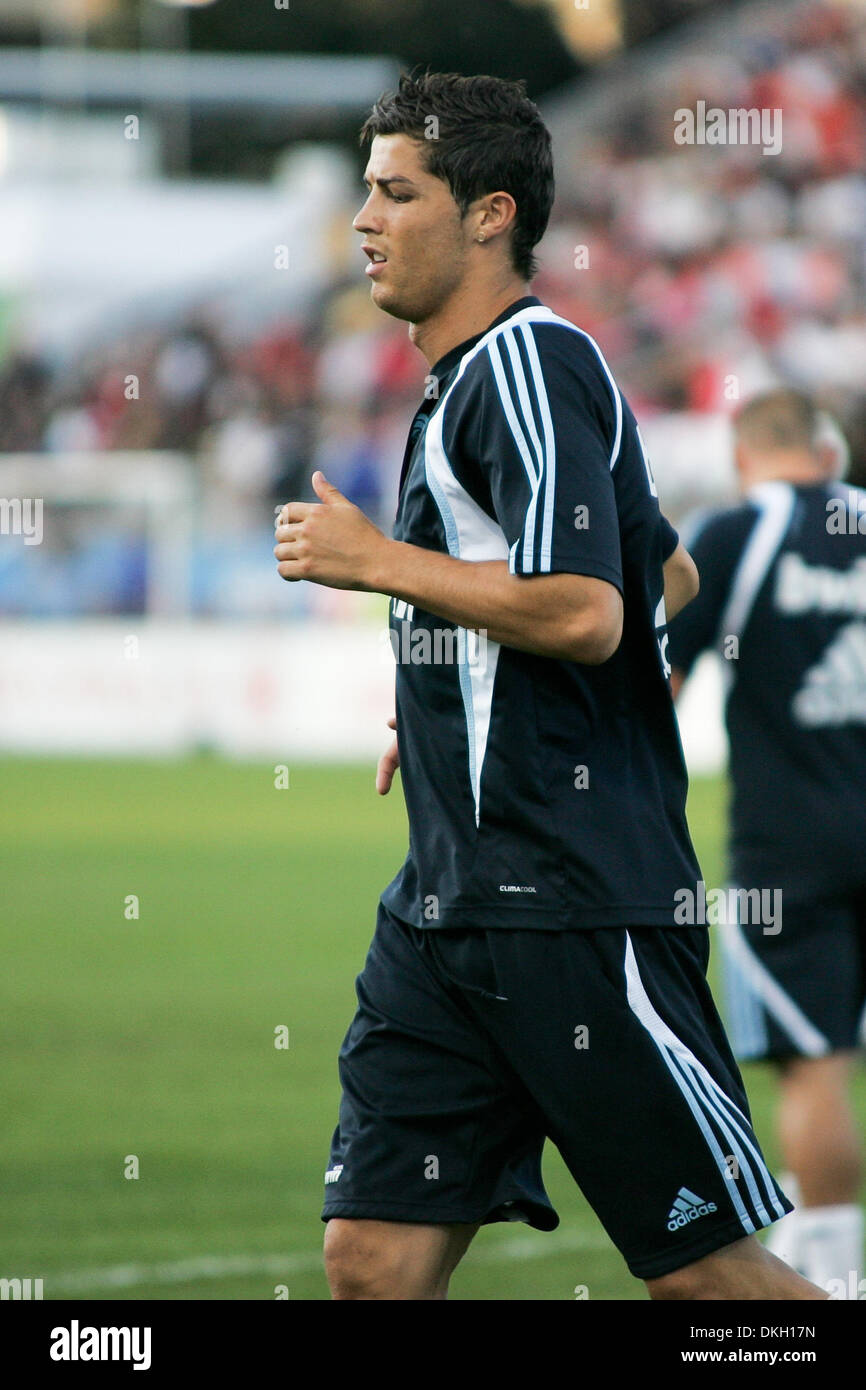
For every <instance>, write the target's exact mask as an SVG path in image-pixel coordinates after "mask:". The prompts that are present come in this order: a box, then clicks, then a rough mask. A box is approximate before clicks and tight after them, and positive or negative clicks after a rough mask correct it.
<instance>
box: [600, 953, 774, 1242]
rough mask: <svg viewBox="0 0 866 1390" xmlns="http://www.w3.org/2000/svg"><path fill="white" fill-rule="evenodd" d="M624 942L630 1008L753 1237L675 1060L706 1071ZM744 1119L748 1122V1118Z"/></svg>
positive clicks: (698, 1101)
mask: <svg viewBox="0 0 866 1390" xmlns="http://www.w3.org/2000/svg"><path fill="white" fill-rule="evenodd" d="M625 940H626V947H625V977H626V992H627V996H628V1002H629V1007H630V1008H631V1010H632V1013H633V1014H634V1015H635V1017H636V1018H637V1019H638V1021H639V1022H640V1023H641V1024H642V1025H643V1027H644V1028H645V1029H646V1031H647V1032H648V1033H649V1035H650V1037H651V1038H652V1040H653V1042H654V1043H655V1045H656V1047H657V1048H658V1050H659V1053H660V1054H661V1056H662V1058H663V1060H664V1063H665V1065H666V1066H667V1068H668V1071H669V1072H670V1074H671V1076H672V1077H673V1079H674V1081H675V1082H676V1084H677V1086H678V1087H679V1089H680V1091H681V1093H682V1095H683V1098H684V1100H685V1102H686V1104H687V1105H688V1107H689V1109H690V1110H691V1112H692V1115H693V1116H694V1119H695V1121H696V1123H697V1125H698V1127H699V1129H700V1130H701V1133H702V1134H703V1136H704V1139H705V1140H706V1143H707V1147H708V1149H709V1150H710V1153H711V1154H712V1155H713V1158H714V1159H715V1163H716V1167H717V1168H718V1170H719V1173H720V1174H721V1176H722V1177H723V1178H724V1180H725V1182H726V1184H727V1190H728V1191H729V1192H730V1194H731V1202H732V1203H733V1206H734V1210H735V1211H736V1213H737V1216H738V1217H739V1219H740V1224H741V1225H742V1227H743V1229H744V1230H745V1231H746V1233H747V1234H748V1235H752V1234H753V1233H754V1231H755V1223H754V1221H753V1220H752V1218H751V1217H750V1216H749V1213H748V1211H747V1210H746V1206H745V1203H744V1202H743V1199H742V1196H741V1195H740V1190H739V1187H738V1186H737V1182H736V1181H734V1180H732V1179H731V1176H730V1169H729V1167H728V1163H727V1158H726V1155H725V1154H724V1153H723V1152H722V1149H721V1145H720V1144H719V1141H718V1139H717V1138H716V1136H715V1134H714V1133H713V1131H712V1129H711V1127H710V1123H709V1120H708V1119H707V1116H706V1113H705V1111H704V1108H703V1105H702V1102H703V1101H704V1099H705V1098H704V1097H703V1096H702V1095H700V1094H696V1093H695V1081H694V1078H693V1077H691V1076H690V1074H689V1073H688V1071H686V1074H685V1075H684V1074H683V1072H681V1071H680V1069H679V1067H677V1066H676V1065H675V1061H674V1059H675V1058H677V1059H678V1060H679V1061H680V1064H681V1065H682V1064H683V1063H685V1064H687V1066H688V1065H693V1066H694V1067H695V1068H696V1069H697V1070H698V1072H699V1073H700V1072H703V1071H705V1070H706V1069H705V1068H703V1067H702V1066H701V1063H700V1062H699V1061H698V1059H697V1057H695V1055H694V1053H693V1052H692V1051H691V1050H690V1049H689V1048H688V1047H687V1046H686V1044H685V1043H684V1042H682V1041H681V1039H680V1038H678V1037H677V1035H676V1034H675V1033H674V1032H673V1030H672V1029H671V1028H669V1027H668V1025H667V1024H666V1023H665V1021H664V1019H663V1018H661V1017H660V1016H659V1014H657V1013H656V1011H655V1009H654V1008H653V1005H652V1001H651V1000H650V998H649V995H648V994H647V992H646V990H645V989H644V984H643V980H642V979H641V976H640V970H639V969H638V964H637V958H636V956H635V953H634V946H633V944H632V940H631V937H630V936H629V934H628V932H626V934H625ZM687 1078H688V1079H687ZM743 1118H744V1119H745V1117H743ZM746 1166H748V1165H746Z"/></svg>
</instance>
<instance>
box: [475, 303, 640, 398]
mask: <svg viewBox="0 0 866 1390" xmlns="http://www.w3.org/2000/svg"><path fill="white" fill-rule="evenodd" d="M521 371H523V372H524V373H528V374H531V375H535V376H538V375H539V374H541V375H544V376H547V375H548V374H559V373H565V374H569V375H571V376H572V377H573V378H578V379H581V380H583V381H584V382H585V383H587V384H596V385H597V386H599V387H601V388H603V389H604V391H605V392H607V393H610V392H611V391H615V390H616V385H615V383H614V380H613V374H612V372H611V370H610V368H609V366H608V364H607V362H606V361H605V358H604V355H603V353H602V351H601V348H600V347H599V346H598V344H597V343H596V341H595V339H594V338H592V337H591V336H590V334H588V333H586V332H585V331H584V330H583V329H582V328H579V327H578V326H577V324H574V323H571V322H570V321H569V320H568V319H564V318H562V317H561V316H560V315H558V314H555V313H554V312H553V310H552V309H549V308H547V306H546V305H543V304H540V305H533V306H530V307H529V308H525V309H521V310H519V311H518V312H517V313H515V314H513V315H512V316H511V317H510V318H508V319H506V320H505V321H504V322H503V323H499V324H496V325H495V327H493V328H491V329H489V331H488V332H487V333H485V334H484V335H483V337H482V338H480V339H479V341H478V342H477V343H475V344H474V345H473V346H472V347H471V348H470V349H469V351H468V352H467V353H466V355H465V357H464V358H463V359H462V360H461V362H460V364H459V367H458V369H457V375H456V377H455V379H454V382H453V383H452V390H454V391H455V393H456V392H457V391H458V390H460V389H461V388H462V390H463V391H472V390H473V389H479V388H483V387H484V386H485V385H487V384H489V383H490V382H491V381H496V380H497V379H499V378H500V377H501V375H502V373H505V374H506V375H507V376H509V377H511V376H513V375H514V374H515V373H520V372H521Z"/></svg>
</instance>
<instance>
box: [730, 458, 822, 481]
mask: <svg viewBox="0 0 866 1390" xmlns="http://www.w3.org/2000/svg"><path fill="white" fill-rule="evenodd" d="M827 476H828V470H827V469H826V468H825V467H823V466H822V464H821V462H820V461H817V460H816V459H815V458H814V457H813V456H812V455H811V454H804V453H800V452H799V451H795V450H791V451H790V452H789V451H787V450H785V451H781V450H780V451H779V452H778V453H777V454H774V455H772V456H771V455H766V456H765V457H764V458H762V459H761V462H760V465H758V466H756V467H753V468H749V469H748V471H747V473H746V474H745V476H744V477H743V478H742V482H743V487H744V488H746V489H747V488H750V487H754V486H755V485H756V484H757V483H775V482H785V483H820V482H822V481H823V480H824V479H825V478H826V477H827Z"/></svg>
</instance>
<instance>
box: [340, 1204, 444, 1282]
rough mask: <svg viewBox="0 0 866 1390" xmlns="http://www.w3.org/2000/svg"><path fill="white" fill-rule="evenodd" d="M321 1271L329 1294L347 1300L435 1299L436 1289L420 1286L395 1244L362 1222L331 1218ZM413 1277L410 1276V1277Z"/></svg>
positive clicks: (415, 1273)
mask: <svg viewBox="0 0 866 1390" xmlns="http://www.w3.org/2000/svg"><path fill="white" fill-rule="evenodd" d="M325 1273H326V1275H327V1279H328V1286H329V1288H330V1290H331V1297H332V1298H333V1299H337V1300H341V1301H342V1300H348V1299H355V1300H357V1299H417V1298H436V1297H438V1296H440V1295H439V1291H438V1290H437V1289H433V1288H431V1289H428V1288H426V1287H423V1288H422V1287H420V1286H419V1284H418V1278H417V1273H418V1271H414V1272H413V1271H412V1269H411V1268H407V1267H406V1260H405V1258H404V1252H403V1251H402V1250H401V1249H400V1247H399V1245H398V1244H396V1243H392V1242H389V1241H388V1239H387V1237H385V1236H383V1235H382V1234H381V1233H379V1232H377V1231H370V1230H369V1228H367V1223H366V1222H358V1221H351V1220H347V1219H341V1218H339V1217H333V1218H332V1219H331V1220H330V1221H329V1222H328V1224H327V1227H326V1229H325ZM413 1276H414V1277H413Z"/></svg>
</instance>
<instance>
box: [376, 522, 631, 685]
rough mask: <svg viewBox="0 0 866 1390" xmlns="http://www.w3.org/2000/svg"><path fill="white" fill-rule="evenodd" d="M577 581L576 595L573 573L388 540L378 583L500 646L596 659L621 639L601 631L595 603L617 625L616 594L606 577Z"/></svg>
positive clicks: (563, 657)
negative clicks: (582, 593) (519, 571)
mask: <svg viewBox="0 0 866 1390" xmlns="http://www.w3.org/2000/svg"><path fill="white" fill-rule="evenodd" d="M580 583H581V587H582V589H585V590H586V597H585V599H584V600H583V601H576V596H575V576H573V575H569V574H547V575H530V576H517V575H513V574H510V573H509V570H508V565H507V563H506V562H505V561H504V560H484V561H467V560H458V559H455V558H454V557H453V556H451V555H443V554H442V553H441V552H439V551H433V550H424V549H422V548H421V547H419V546H415V545H407V544H405V543H404V542H401V541H390V542H389V543H388V546H387V547H383V549H382V552H381V560H380V565H379V567H378V570H377V574H376V580H375V588H376V589H377V590H379V591H380V592H382V593H387V594H391V595H392V596H393V597H394V598H398V599H404V600H406V602H408V603H412V604H415V605H417V606H418V607H419V608H423V609H424V610H425V611H426V612H428V613H434V614H436V616H437V617H441V618H444V619H446V620H448V621H449V622H453V623H456V624H457V625H458V626H460V627H465V628H472V629H475V630H476V631H478V630H483V631H484V632H486V634H487V637H488V639H489V640H490V641H493V642H498V643H500V644H502V645H503V646H508V647H516V648H518V649H519V650H520V651H527V652H533V653H535V654H536V655H538V656H547V657H558V658H559V659H561V660H567V661H580V662H587V663H591V664H595V663H597V662H600V661H606V660H607V658H608V657H609V656H610V655H612V652H613V650H615V649H616V645H617V644H618V641H619V636H618V634H616V637H615V640H613V638H612V636H611V634H610V633H605V632H600V623H599V608H600V607H601V608H602V609H605V610H606V609H608V608H609V609H610V611H611V615H612V621H613V626H615V625H616V624H615V616H613V615H615V609H616V605H617V603H618V602H619V595H618V593H617V592H616V590H615V589H613V587H612V586H611V585H609V584H606V583H605V581H604V580H600V579H592V578H590V577H588V576H586V577H585V576H580ZM606 591H610V592H609V594H608V592H606ZM602 626H605V624H602ZM607 626H608V627H610V626H611V624H610V623H608V624H607Z"/></svg>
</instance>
